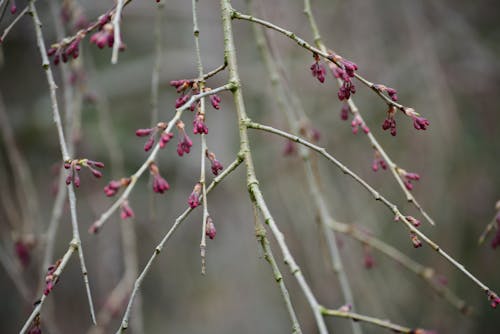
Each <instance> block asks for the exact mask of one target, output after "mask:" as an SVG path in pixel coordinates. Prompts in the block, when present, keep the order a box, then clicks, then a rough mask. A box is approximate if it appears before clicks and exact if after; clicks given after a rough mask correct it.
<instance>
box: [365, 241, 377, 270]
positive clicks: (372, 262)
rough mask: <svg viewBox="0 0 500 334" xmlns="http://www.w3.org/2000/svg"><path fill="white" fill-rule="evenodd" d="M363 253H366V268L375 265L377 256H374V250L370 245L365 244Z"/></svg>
mask: <svg viewBox="0 0 500 334" xmlns="http://www.w3.org/2000/svg"><path fill="white" fill-rule="evenodd" d="M363 253H364V255H365V258H364V266H365V268H366V269H371V268H373V266H375V258H374V257H373V254H372V251H371V248H370V246H368V245H364V247H363Z"/></svg>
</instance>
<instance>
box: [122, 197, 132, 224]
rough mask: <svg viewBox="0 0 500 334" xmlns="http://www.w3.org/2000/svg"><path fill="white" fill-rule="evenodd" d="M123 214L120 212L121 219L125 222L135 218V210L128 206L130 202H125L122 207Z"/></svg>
mask: <svg viewBox="0 0 500 334" xmlns="http://www.w3.org/2000/svg"><path fill="white" fill-rule="evenodd" d="M121 210H122V211H121V212H120V218H121V219H123V220H125V219H128V218H134V216H135V215H134V210H132V208H131V207H130V205H129V204H128V201H124V202H123V203H122V205H121Z"/></svg>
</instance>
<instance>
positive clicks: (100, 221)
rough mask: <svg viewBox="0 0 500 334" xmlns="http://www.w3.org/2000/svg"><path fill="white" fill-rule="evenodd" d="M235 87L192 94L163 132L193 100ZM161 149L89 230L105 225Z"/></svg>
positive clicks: (146, 161)
mask: <svg viewBox="0 0 500 334" xmlns="http://www.w3.org/2000/svg"><path fill="white" fill-rule="evenodd" d="M233 87H234V85H233V84H230V83H229V84H226V85H224V86H220V87H217V88H214V89H212V90H210V91H205V92H202V93H199V94H197V95H193V96H191V98H190V99H189V100H188V101H187V102H186V103H185V104H184V105H182V106H181V107H179V108H177V110H176V113H175V115H174V117H173V118H172V119H171V120H170V121H169V122H168V125H167V128H166V129H165V130H164V131H163V133H168V132H170V131H171V130H172V128H173V127H174V125H175V124H176V123H177V121H178V120H179V119H180V117H181V115H182V113H183V111H184V110H186V109H188V108H189V107H190V106H191V104H193V102H196V101H198V100H199V99H201V98H203V97H205V96H209V95H212V94H217V93H219V92H222V91H225V90H231V89H232V88H233ZM159 151H160V144H159V143H157V144H156V146H155V147H154V148H153V150H152V151H151V153H150V154H149V156H148V158H147V159H146V160H145V161H144V163H143V164H142V165H141V166H140V167H139V169H138V170H137V171H136V172H135V173H134V174H133V175H132V176H130V184H129V185H128V186H127V188H126V189H125V190H124V192H123V193H122V194H121V196H120V197H119V198H118V199H117V200H116V201H115V202H114V203H113V204H112V205H111V206H110V207H109V208H108V210H106V211H105V212H103V213H102V214H101V216H100V217H99V219H97V220H96V221H95V222H94V223H93V224H92V226H90V228H89V232H91V233H96V232H97V231H99V229H100V228H101V227H102V225H104V223H105V222H106V221H107V220H108V219H109V217H111V215H112V214H113V213H114V212H115V211H116V210H117V209H118V208H119V207H120V206H121V204H122V203H123V202H124V201H126V200H127V198H128V195H129V194H130V192H131V191H132V189H133V188H134V186H135V184H136V182H137V180H138V179H139V178H140V177H141V175H142V174H143V173H144V171H145V170H146V169H148V167H149V165H150V163H151V162H152V161H154V159H155V157H156V155H157V154H158V152H159Z"/></svg>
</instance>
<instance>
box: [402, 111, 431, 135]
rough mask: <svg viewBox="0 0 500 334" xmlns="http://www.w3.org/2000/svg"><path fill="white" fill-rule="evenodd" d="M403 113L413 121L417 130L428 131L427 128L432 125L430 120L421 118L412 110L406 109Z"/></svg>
mask: <svg viewBox="0 0 500 334" xmlns="http://www.w3.org/2000/svg"><path fill="white" fill-rule="evenodd" d="M403 112H404V113H405V114H406V116H409V117H411V118H412V119H413V127H414V128H415V129H417V130H427V127H428V126H429V125H430V122H429V120H427V119H426V118H424V117H421V116H420V115H419V114H418V113H416V112H415V110H413V109H412V108H405V109H404V110H403Z"/></svg>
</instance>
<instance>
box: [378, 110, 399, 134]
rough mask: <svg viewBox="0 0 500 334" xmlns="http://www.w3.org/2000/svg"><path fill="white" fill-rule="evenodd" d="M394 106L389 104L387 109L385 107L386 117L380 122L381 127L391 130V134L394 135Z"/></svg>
mask: <svg viewBox="0 0 500 334" xmlns="http://www.w3.org/2000/svg"><path fill="white" fill-rule="evenodd" d="M396 111H397V109H396V107H394V106H392V105H390V106H389V109H387V117H386V118H385V120H384V123H382V129H383V130H384V131H385V130H389V129H390V132H391V135H393V136H395V135H396V134H397V130H396V119H395V118H394V115H396Z"/></svg>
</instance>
